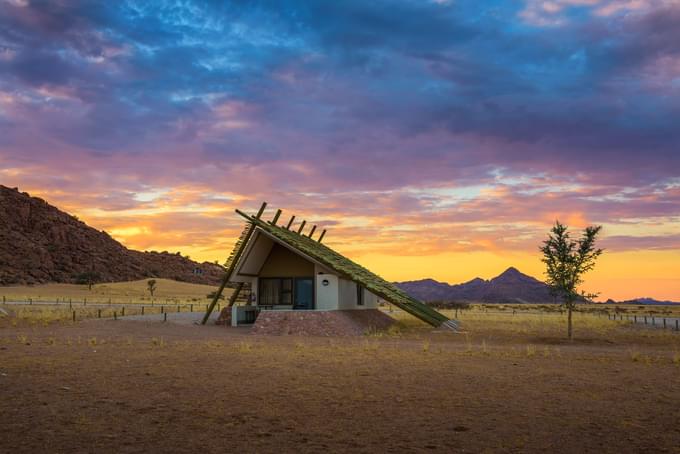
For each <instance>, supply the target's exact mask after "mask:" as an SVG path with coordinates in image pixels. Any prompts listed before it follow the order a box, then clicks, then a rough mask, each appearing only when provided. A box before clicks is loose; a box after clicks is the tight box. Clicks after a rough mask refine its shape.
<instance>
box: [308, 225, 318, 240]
mask: <svg viewBox="0 0 680 454" xmlns="http://www.w3.org/2000/svg"><path fill="white" fill-rule="evenodd" d="M315 231H316V226H314V227H312V230H311V231H310V232H309V235H307V236H308V237H310V238H311V237H312V235H314V232H315Z"/></svg>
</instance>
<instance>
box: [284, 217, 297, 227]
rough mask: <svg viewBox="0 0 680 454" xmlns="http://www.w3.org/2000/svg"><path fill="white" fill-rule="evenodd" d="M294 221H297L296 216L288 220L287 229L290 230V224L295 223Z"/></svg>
mask: <svg viewBox="0 0 680 454" xmlns="http://www.w3.org/2000/svg"><path fill="white" fill-rule="evenodd" d="M293 221H295V216H293V217H292V218H290V221H288V225H286V230H290V226H291V225H293Z"/></svg>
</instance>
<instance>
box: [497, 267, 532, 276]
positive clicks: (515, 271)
mask: <svg viewBox="0 0 680 454" xmlns="http://www.w3.org/2000/svg"><path fill="white" fill-rule="evenodd" d="M501 276H525V274H523V273H521V272H520V270H518V269H517V268H515V267H514V266H511V267H509V268H508V269H507V270H505V271H503V272H502V273H501V274H499V275H498V277H501Z"/></svg>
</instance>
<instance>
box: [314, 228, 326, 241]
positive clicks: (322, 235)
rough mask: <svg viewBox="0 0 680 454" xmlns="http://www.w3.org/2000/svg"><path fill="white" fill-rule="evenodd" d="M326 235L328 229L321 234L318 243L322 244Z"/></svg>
mask: <svg viewBox="0 0 680 454" xmlns="http://www.w3.org/2000/svg"><path fill="white" fill-rule="evenodd" d="M324 235H326V229H323V232H321V236H320V237H319V239H318V240H316V241H318V242H319V243H321V240H323V237H324Z"/></svg>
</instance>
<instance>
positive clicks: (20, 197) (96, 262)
mask: <svg viewBox="0 0 680 454" xmlns="http://www.w3.org/2000/svg"><path fill="white" fill-rule="evenodd" d="M86 273H87V274H90V275H93V276H94V278H93V280H94V281H95V282H115V281H131V280H137V279H144V278H150V277H159V278H168V279H175V280H179V281H185V282H193V283H198V284H217V283H218V282H219V281H220V279H221V277H222V275H223V269H222V267H220V266H219V265H216V264H213V263H208V262H205V263H196V262H194V261H192V260H190V259H188V258H186V257H182V256H181V255H180V254H179V253H176V254H172V253H168V252H139V251H133V250H130V249H128V248H126V247H125V246H123V245H122V244H120V243H119V242H118V241H116V240H114V239H113V238H111V237H110V236H109V234H108V233H106V232H100V231H99V230H96V229H93V228H92V227H89V226H87V225H86V224H85V223H84V222H82V221H80V220H78V219H77V218H76V217H74V216H71V215H69V214H67V213H64V212H63V211H61V210H59V209H58V208H56V207H54V206H52V205H50V204H48V203H47V202H45V201H44V200H42V199H39V198H37V197H31V196H30V195H29V194H27V193H22V192H19V191H18V190H17V189H11V188H8V187H5V186H2V185H0V285H24V284H40V283H48V282H63V283H72V282H77V281H78V280H82V279H83V275H84V274H86Z"/></svg>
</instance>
